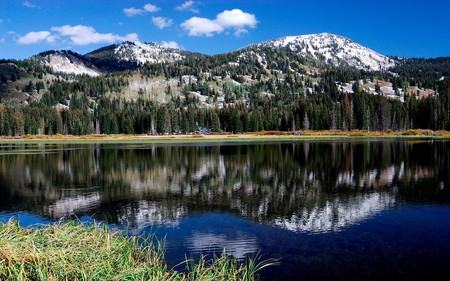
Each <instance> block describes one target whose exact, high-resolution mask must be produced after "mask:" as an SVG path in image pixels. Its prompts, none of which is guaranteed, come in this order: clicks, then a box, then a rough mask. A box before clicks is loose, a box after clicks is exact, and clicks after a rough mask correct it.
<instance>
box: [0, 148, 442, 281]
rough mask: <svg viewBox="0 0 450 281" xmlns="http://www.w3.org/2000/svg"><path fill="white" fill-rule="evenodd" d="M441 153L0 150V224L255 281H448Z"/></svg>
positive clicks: (426, 150)
mask: <svg viewBox="0 0 450 281" xmlns="http://www.w3.org/2000/svg"><path fill="white" fill-rule="evenodd" d="M449 164H450V142H445V141H358V142H298V143H278V144H244V145H242V144H239V145H238V144H237V145H184V146H175V145H155V144H144V145H45V144H18V145H11V144H8V145H6V144H3V145H0V221H7V220H8V219H9V218H10V217H11V216H14V217H16V218H18V219H19V220H20V222H21V223H22V225H33V224H36V223H50V222H53V221H57V220H59V219H60V218H63V217H77V218H79V219H81V220H83V221H92V220H96V221H102V222H106V223H109V224H111V225H114V226H116V227H119V228H121V229H127V230H128V231H129V233H131V234H142V233H155V232H156V236H157V237H159V238H163V237H165V238H166V247H167V254H166V256H167V260H168V262H169V263H170V264H171V265H176V264H178V263H179V262H181V261H183V260H184V257H185V255H187V256H194V257H197V256H198V255H199V254H211V253H212V252H214V251H216V252H218V253H220V251H221V250H222V249H223V248H225V249H226V250H227V252H228V253H229V254H231V255H232V256H234V257H235V258H238V259H241V258H244V257H246V256H254V255H255V254H256V253H258V252H259V253H260V254H261V255H262V258H263V259H264V258H280V259H281V265H280V266H277V267H270V268H267V269H265V270H263V271H262V272H261V274H262V276H261V278H262V279H263V280H439V279H440V280H448V278H449V277H448V276H449V274H450V174H449V169H450V165H449Z"/></svg>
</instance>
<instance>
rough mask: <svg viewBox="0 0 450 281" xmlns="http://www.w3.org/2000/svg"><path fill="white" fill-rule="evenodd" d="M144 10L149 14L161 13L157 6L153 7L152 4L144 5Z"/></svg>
mask: <svg viewBox="0 0 450 281" xmlns="http://www.w3.org/2000/svg"><path fill="white" fill-rule="evenodd" d="M144 10H145V11H147V12H149V13H154V12H157V11H159V8H158V7H157V6H155V5H152V4H145V5H144Z"/></svg>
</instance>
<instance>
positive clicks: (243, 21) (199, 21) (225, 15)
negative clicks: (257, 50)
mask: <svg viewBox="0 0 450 281" xmlns="http://www.w3.org/2000/svg"><path fill="white" fill-rule="evenodd" d="M257 24H258V20H257V19H256V16H255V15H254V14H249V13H246V12H243V11H242V10H239V9H234V10H231V11H229V10H225V11H223V12H222V13H220V14H218V15H217V16H216V18H215V19H214V20H210V19H207V18H199V17H192V18H190V19H188V20H186V21H185V22H183V23H182V24H181V27H182V28H183V29H184V30H185V31H187V32H188V35H189V36H209V37H210V36H213V35H214V33H222V32H223V31H225V30H227V29H233V30H234V35H235V36H240V35H242V34H245V33H248V30H247V28H256V25H257Z"/></svg>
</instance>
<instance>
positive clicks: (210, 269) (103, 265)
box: [0, 221, 276, 281]
mask: <svg viewBox="0 0 450 281" xmlns="http://www.w3.org/2000/svg"><path fill="white" fill-rule="evenodd" d="M274 263H276V261H272V260H268V261H264V262H257V258H256V259H249V260H247V262H246V263H241V262H238V261H236V260H234V259H231V258H230V257H228V256H227V255H226V253H222V255H221V256H214V257H213V258H212V259H210V260H206V259H205V257H202V258H201V259H200V260H199V261H197V262H194V261H192V260H186V261H185V266H186V270H185V271H181V272H180V271H176V270H173V269H169V268H168V265H167V264H166V263H165V261H164V247H163V245H161V243H159V242H151V241H150V240H148V239H143V238H139V237H127V236H124V235H122V234H121V233H120V232H114V231H112V230H110V229H108V228H107V227H106V226H100V225H96V224H89V225H83V224H81V223H76V222H66V223H56V224H54V225H48V226H43V227H38V228H35V229H30V228H23V227H21V226H20V225H19V223H18V222H17V221H10V222H8V223H2V224H0V280H11V281H12V280H49V281H52V280H129V281H134V280H163V281H164V280H224V281H225V280H255V279H256V278H257V275H256V274H257V272H258V271H259V270H260V269H262V268H264V267H266V266H269V265H272V264H274Z"/></svg>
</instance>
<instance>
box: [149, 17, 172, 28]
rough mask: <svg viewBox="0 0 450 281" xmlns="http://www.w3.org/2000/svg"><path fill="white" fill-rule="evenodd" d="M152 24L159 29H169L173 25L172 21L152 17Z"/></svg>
mask: <svg viewBox="0 0 450 281" xmlns="http://www.w3.org/2000/svg"><path fill="white" fill-rule="evenodd" d="M152 22H153V24H154V25H156V26H157V27H159V28H160V29H163V28H166V27H169V26H171V25H172V24H173V20H172V19H168V18H164V17H152Z"/></svg>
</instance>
